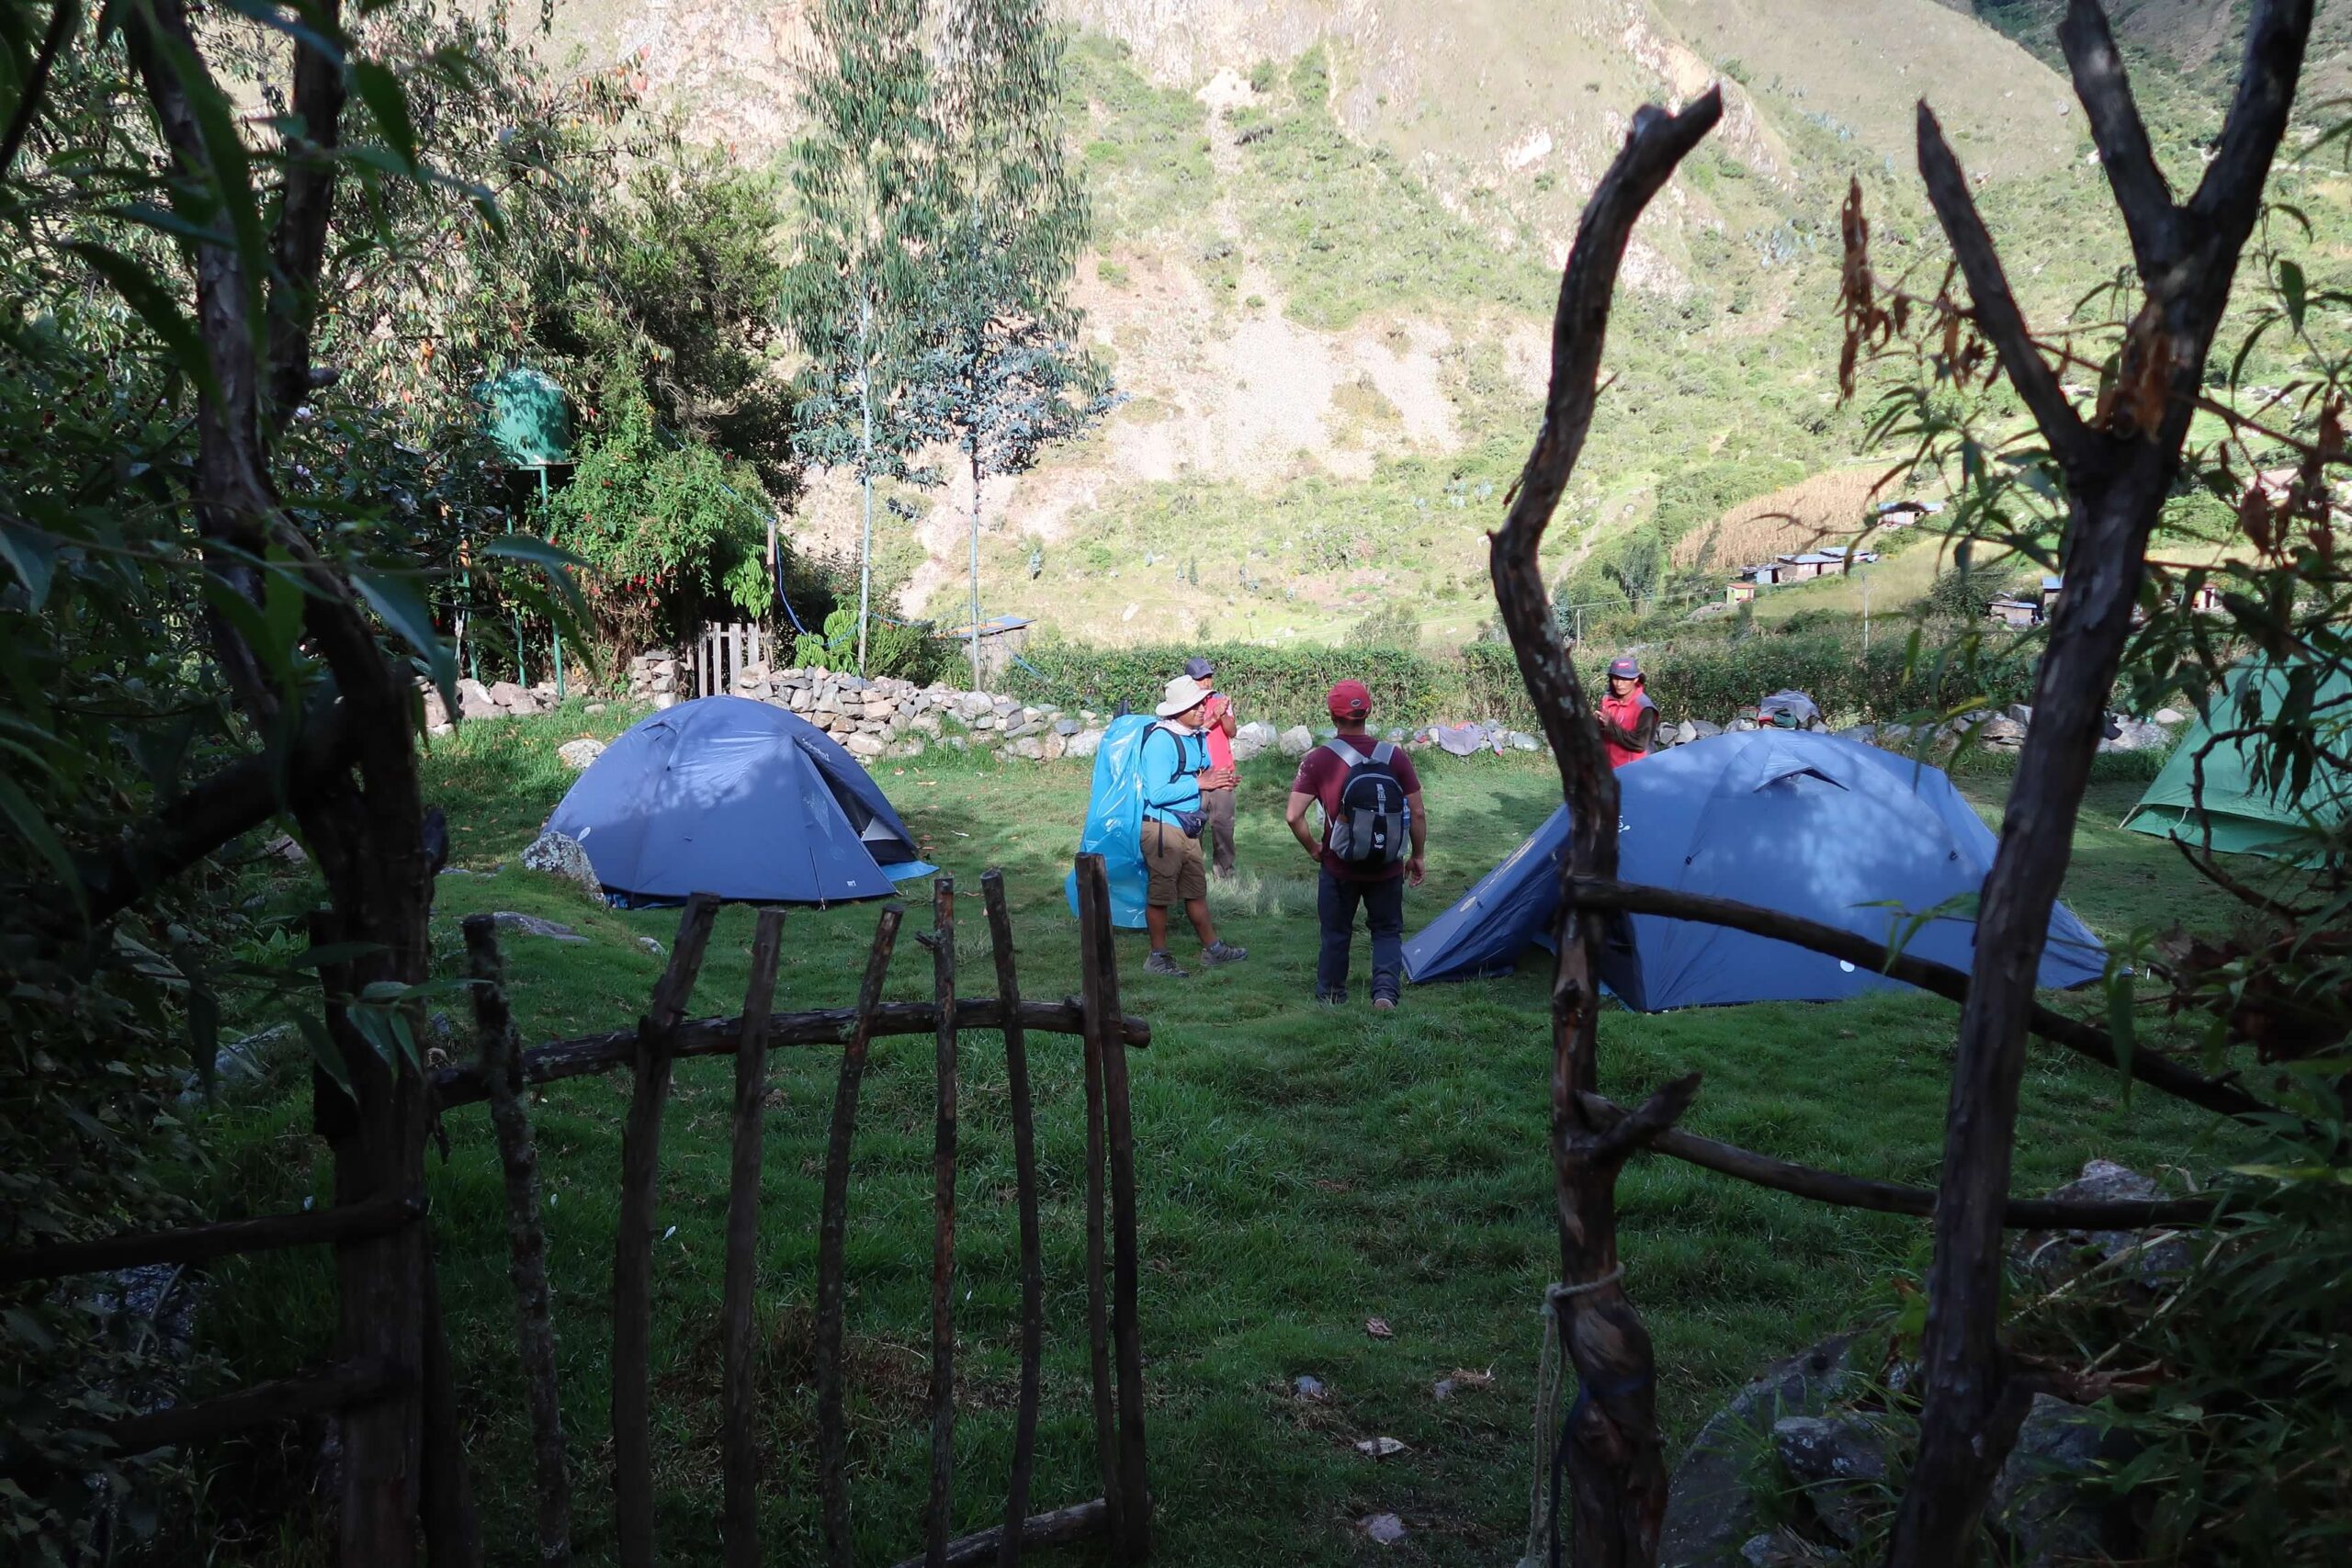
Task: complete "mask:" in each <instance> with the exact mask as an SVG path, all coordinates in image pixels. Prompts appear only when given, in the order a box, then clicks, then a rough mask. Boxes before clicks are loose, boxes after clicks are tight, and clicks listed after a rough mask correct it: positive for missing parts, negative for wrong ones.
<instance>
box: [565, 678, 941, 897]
mask: <svg viewBox="0 0 2352 1568" xmlns="http://www.w3.org/2000/svg"><path fill="white" fill-rule="evenodd" d="M548 830H549V831H550V832H556V833H563V834H568V835H569V836H571V838H574V839H577V840H580V846H581V848H582V849H584V850H586V851H587V852H588V860H589V863H591V864H593V865H594V867H595V868H596V878H597V880H598V881H600V882H602V883H603V884H604V885H605V888H606V889H607V890H608V891H609V892H610V893H611V894H612V895H613V897H614V898H615V899H616V902H620V903H623V904H628V905H644V904H664V903H674V902H677V901H679V900H681V899H683V898H684V897H686V896H687V895H688V894H691V893H716V894H718V896H719V897H722V898H738V899H742V900H745V901H747V902H751V903H758V904H826V903H832V902H835V901H837V900H841V899H849V898H878V897H882V896H883V895H884V894H887V893H888V892H889V891H890V889H891V886H893V884H895V883H896V882H898V881H899V880H900V879H902V878H905V877H910V876H922V875H926V874H929V873H930V872H932V871H933V870H935V869H936V868H935V867H933V866H929V865H926V864H924V863H922V859H921V858H920V857H919V856H918V855H917V853H916V851H915V840H914V836H913V835H912V834H910V833H909V832H908V831H907V825H906V824H905V823H904V822H901V821H900V820H899V814H898V813H897V812H896V811H894V810H892V809H891V807H890V802H889V800H888V797H887V796H885V795H883V793H882V786H881V785H879V784H876V783H875V782H874V780H873V777H872V776H871V775H870V774H868V773H866V771H865V769H864V768H861V767H859V766H858V765H857V759H855V758H854V757H852V756H851V755H850V754H849V753H848V752H847V751H845V750H842V748H841V746H840V744H839V743H838V742H836V741H835V740H834V739H832V737H831V736H829V735H827V734H826V733H825V732H824V731H823V730H821V729H819V728H817V727H816V726H815V725H813V724H810V723H809V721H808V720H807V719H804V718H802V717H800V716H798V715H797V714H794V713H790V712H787V711H786V710H785V709H783V708H778V707H771V706H769V705H767V704H765V703H755V702H752V701H750V700H749V699H747V698H743V697H703V698H701V699H699V700H697V701H695V702H690V703H681V704H679V705H677V706H676V707H673V708H669V709H665V710H664V711H662V712H661V713H657V714H655V715H653V716H651V717H650V718H647V719H643V720H640V721H639V723H637V724H635V725H633V726H631V727H630V728H628V730H627V731H625V732H624V733H623V734H622V735H621V736H620V738H619V739H616V740H615V741H614V742H613V743H612V744H611V745H610V746H608V747H606V748H605V751H604V754H603V755H602V756H600V757H598V758H597V759H596V760H595V761H594V762H591V763H590V764H589V765H588V771H587V772H586V773H582V774H581V775H580V777H579V779H578V780H577V782H575V783H574V784H572V786H571V793H570V794H568V795H565V796H564V797H563V804H562V805H560V806H559V807H556V808H555V815H554V816H552V817H550V818H548Z"/></svg>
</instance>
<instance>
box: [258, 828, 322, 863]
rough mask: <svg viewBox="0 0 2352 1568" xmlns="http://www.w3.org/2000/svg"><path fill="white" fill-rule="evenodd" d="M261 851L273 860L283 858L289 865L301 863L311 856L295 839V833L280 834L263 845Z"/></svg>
mask: <svg viewBox="0 0 2352 1568" xmlns="http://www.w3.org/2000/svg"><path fill="white" fill-rule="evenodd" d="M261 852H262V853H264V854H266V855H268V856H269V857H270V858H272V859H273V860H282V861H284V862H285V863H287V864H288V865H301V864H303V863H305V862H307V861H309V859H310V858H311V857H310V855H309V853H308V852H305V851H304V850H303V848H302V846H301V845H300V844H298V843H296V842H295V841H294V835H292V834H291V833H280V834H278V835H277V837H276V838H275V839H272V840H270V841H269V842H267V843H266V844H264V845H263V846H262V847H261Z"/></svg>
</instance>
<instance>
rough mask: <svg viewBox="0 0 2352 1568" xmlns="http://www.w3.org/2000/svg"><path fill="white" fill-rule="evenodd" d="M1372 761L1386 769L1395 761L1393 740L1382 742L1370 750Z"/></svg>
mask: <svg viewBox="0 0 2352 1568" xmlns="http://www.w3.org/2000/svg"><path fill="white" fill-rule="evenodd" d="M1372 760H1373V761H1375V762H1377V763H1379V764H1380V765H1381V766H1382V767H1384V768H1385V767H1387V766H1388V765H1389V764H1390V763H1392V762H1394V761H1396V760H1397V743H1396V742H1395V741H1393V740H1384V741H1382V742H1381V743H1380V744H1379V745H1377V746H1375V747H1374V748H1373V749H1372Z"/></svg>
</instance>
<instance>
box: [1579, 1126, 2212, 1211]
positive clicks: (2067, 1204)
mask: <svg viewBox="0 0 2352 1568" xmlns="http://www.w3.org/2000/svg"><path fill="white" fill-rule="evenodd" d="M1577 1100H1578V1103H1579V1104H1580V1105H1581V1106H1582V1107H1583V1109H1584V1113H1585V1115H1586V1116H1587V1117H1589V1119H1590V1120H1591V1121H1592V1122H1593V1124H1594V1125H1595V1126H1598V1127H1608V1128H1615V1127H1619V1126H1623V1125H1626V1124H1628V1123H1629V1122H1630V1120H1631V1118H1630V1117H1628V1116H1627V1113H1626V1111H1625V1108H1624V1107H1623V1106H1621V1105H1619V1104H1617V1103H1616V1102H1615V1101H1614V1100H1610V1099H1608V1098H1606V1097H1605V1096H1602V1095H1598V1094H1587V1095H1580V1096H1578V1097H1577ZM1648 1144H1649V1147H1650V1149H1651V1150H1652V1151H1653V1152H1654V1153H1657V1154H1662V1155H1667V1156H1671V1157H1672V1158H1675V1159H1679V1160H1681V1161H1682V1162H1684V1163H1685V1164H1687V1165H1695V1166H1699V1167H1701V1168H1704V1169H1707V1170H1712V1171H1714V1172H1715V1173H1717V1174H1718V1175H1721V1176H1728V1177H1731V1178H1733V1179H1736V1180H1739V1181H1745V1182H1747V1183H1748V1184H1749V1185H1750V1186H1752V1187H1769V1188H1770V1189H1771V1190H1773V1191H1775V1192H1787V1193H1791V1194H1793V1195H1794V1196H1796V1197H1799V1198H1806V1199H1810V1200H1812V1201H1815V1202H1816V1203H1834V1204H1836V1205H1837V1206H1838V1207H1839V1208H1843V1209H1868V1210H1870V1211H1871V1213H1880V1214H1909V1215H1912V1216H1914V1217H1915V1218H1919V1219H1925V1218H1927V1217H1928V1216H1929V1215H1931V1214H1933V1213H1935V1212H1936V1194H1935V1190H1934V1189H1932V1188H1928V1187H1910V1186H1905V1184H1903V1183H1902V1182H1898V1181H1873V1180H1871V1179H1867V1178H1865V1177H1860V1176H1847V1175H1845V1174H1843V1173H1841V1172H1838V1171H1834V1170H1819V1169H1816V1168H1814V1167H1812V1166H1809V1165H1796V1164H1792V1163H1791V1162H1790V1161H1788V1160H1784V1159H1775V1158H1773V1157H1772V1156H1770V1155H1760V1154H1758V1153H1756V1152H1755V1151H1754V1150H1753V1149H1743V1148H1741V1147H1740V1146H1739V1145H1736V1144H1726V1143H1723V1142H1721V1141H1720V1140H1718V1139H1714V1138H1702V1137H1701V1136H1700V1135H1699V1134H1696V1133H1691V1132H1686V1131H1685V1130H1683V1129H1682V1128H1679V1127H1668V1128H1665V1129H1663V1130H1661V1131H1659V1132H1658V1133H1657V1134H1655V1135H1654V1136H1652V1137H1651V1138H1650V1139H1649V1140H1648ZM2221 1206H2222V1200H2221V1199H2220V1197H2218V1196H2215V1195H2210V1194H2209V1195H2207V1196H2204V1197H2199V1198H2154V1199H2139V1198H2125V1199H2112V1200H2094V1199H2082V1200H2070V1199H2063V1198H2012V1199H2010V1200H2009V1201H2008V1205H2007V1208H2005V1209H2004V1210H2003V1211H2002V1217H2001V1224H2003V1225H2005V1226H2006V1227H2007V1228H2008V1229H2010V1230H2019V1231H2075V1230H2080V1231H2109V1230H2115V1231H2120V1230H2143V1229H2145V1228H2146V1227H2148V1226H2150V1225H2188V1224H2204V1223H2205V1222H2207V1221H2209V1220H2211V1218H2212V1217H2213V1215H2214V1214H2215V1213H2216V1212H2218V1211H2219V1210H2220V1208H2221Z"/></svg>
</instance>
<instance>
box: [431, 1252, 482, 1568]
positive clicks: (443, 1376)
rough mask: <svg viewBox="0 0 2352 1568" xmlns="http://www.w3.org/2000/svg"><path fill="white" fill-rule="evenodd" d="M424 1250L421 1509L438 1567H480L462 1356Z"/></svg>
mask: <svg viewBox="0 0 2352 1568" xmlns="http://www.w3.org/2000/svg"><path fill="white" fill-rule="evenodd" d="M423 1252H424V1270H423V1272H424V1291H423V1294H424V1377H423V1379H422V1381H421V1387H420V1389H419V1393H420V1395H421V1398H420V1401H419V1404H420V1409H421V1416H422V1419H421V1421H420V1424H419V1426H420V1430H419V1434H418V1435H419V1438H420V1440H419V1442H418V1444H417V1513H418V1517H419V1521H420V1522H421V1523H422V1524H423V1526H424V1532H423V1533H424V1553H425V1556H426V1558H427V1559H428V1560H430V1561H431V1562H432V1563H433V1568H481V1513H480V1511H479V1510H478V1509H477V1508H476V1507H475V1506H474V1478H473V1467H472V1466H471V1465H469V1464H468V1463H467V1462H466V1438H465V1422H464V1418H463V1417H462V1416H460V1415H459V1414H458V1366H457V1359H456V1358H455V1357H453V1356H452V1355H450V1353H449V1326H448V1321H447V1319H446V1318H445V1317H444V1316H443V1315H442V1313H441V1271H440V1269H439V1268H438V1266H437V1265H436V1263H435V1259H434V1256H433V1249H432V1248H431V1247H425V1248H424V1249H423Z"/></svg>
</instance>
